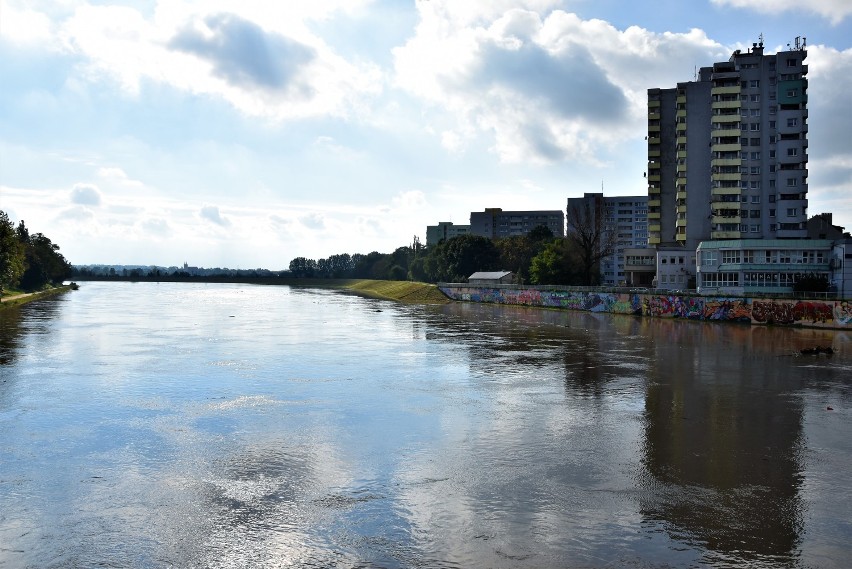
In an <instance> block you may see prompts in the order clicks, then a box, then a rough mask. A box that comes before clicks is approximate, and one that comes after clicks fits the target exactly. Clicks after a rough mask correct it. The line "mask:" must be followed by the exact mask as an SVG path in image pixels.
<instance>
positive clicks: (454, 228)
mask: <svg viewBox="0 0 852 569" xmlns="http://www.w3.org/2000/svg"><path fill="white" fill-rule="evenodd" d="M468 233H470V225H453V222H452V221H439V222H438V225H427V226H426V246H427V247H431V246H433V245H437V244H438V243H440V242H441V241H443V240H445V239H452V238H453V237H458V236H459V235H467V234H468Z"/></svg>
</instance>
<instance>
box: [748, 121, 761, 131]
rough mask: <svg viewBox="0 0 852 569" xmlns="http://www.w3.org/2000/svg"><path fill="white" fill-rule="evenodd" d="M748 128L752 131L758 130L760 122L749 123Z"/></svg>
mask: <svg viewBox="0 0 852 569" xmlns="http://www.w3.org/2000/svg"><path fill="white" fill-rule="evenodd" d="M749 130H751V131H752V132H756V131H759V130H760V123H759V122H753V123H751V127H750V128H749Z"/></svg>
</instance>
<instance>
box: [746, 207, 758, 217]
mask: <svg viewBox="0 0 852 569" xmlns="http://www.w3.org/2000/svg"><path fill="white" fill-rule="evenodd" d="M748 216H749V217H750V218H751V219H757V218H759V217H760V210H759V209H753V210H751V211H750V212H749V214H748Z"/></svg>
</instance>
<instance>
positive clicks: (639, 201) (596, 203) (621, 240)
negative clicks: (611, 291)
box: [566, 192, 648, 286]
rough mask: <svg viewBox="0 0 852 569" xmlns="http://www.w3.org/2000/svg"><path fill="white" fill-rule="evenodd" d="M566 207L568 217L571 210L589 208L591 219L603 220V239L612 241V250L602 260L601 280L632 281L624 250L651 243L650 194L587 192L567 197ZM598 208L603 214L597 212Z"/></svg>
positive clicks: (613, 283)
mask: <svg viewBox="0 0 852 569" xmlns="http://www.w3.org/2000/svg"><path fill="white" fill-rule="evenodd" d="M566 211H567V212H568V218H569V220H570V219H571V216H572V213H571V212H572V211H576V212H589V213H590V214H591V215H592V219H597V220H601V222H602V223H603V232H602V233H603V235H604V241H608V240H609V239H612V241H613V244H614V251H613V253H612V254H611V255H609V256H607V257H604V258H603V259H602V260H601V267H600V271H601V283H602V284H603V285H605V286H620V285H624V284H632V283H633V282H634V281H633V279H632V278H628V276H629V275H628V274H627V273H626V272H625V260H626V259H625V251H626V250H627V249H637V248H638V249H643V248H645V247H647V245H648V197H647V196H604V195H603V193H602V192H600V193H584V194H583V197H582V198H568V206H567V210H566ZM598 211H601V212H602V215H598V214H596V212H598ZM569 223H570V221H569ZM640 256H641V255H640Z"/></svg>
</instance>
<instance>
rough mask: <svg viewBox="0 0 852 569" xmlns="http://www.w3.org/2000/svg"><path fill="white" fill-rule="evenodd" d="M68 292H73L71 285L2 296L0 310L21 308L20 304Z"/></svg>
mask: <svg viewBox="0 0 852 569" xmlns="http://www.w3.org/2000/svg"><path fill="white" fill-rule="evenodd" d="M69 290H73V285H62V286H57V287H53V288H49V289H46V290H39V291H36V292H22V293H17V294H9V295H4V296H3V297H0V309H2V308H11V307H13V306H21V305H22V304H26V303H28V302H32V301H34V300H38V299H40V298H45V297H47V296H53V295H56V294H60V293H63V292H68V291H69Z"/></svg>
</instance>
